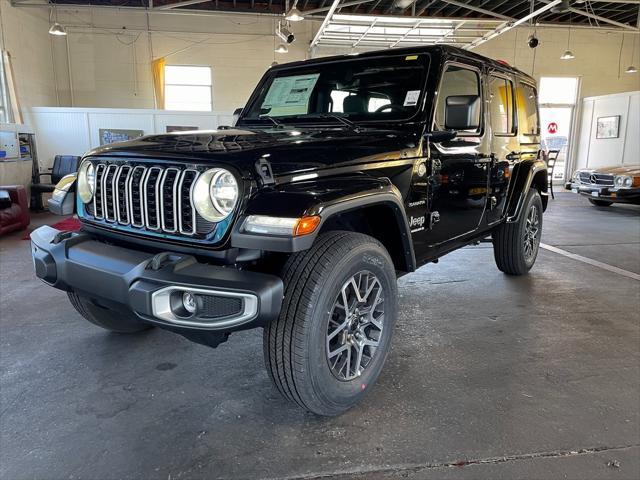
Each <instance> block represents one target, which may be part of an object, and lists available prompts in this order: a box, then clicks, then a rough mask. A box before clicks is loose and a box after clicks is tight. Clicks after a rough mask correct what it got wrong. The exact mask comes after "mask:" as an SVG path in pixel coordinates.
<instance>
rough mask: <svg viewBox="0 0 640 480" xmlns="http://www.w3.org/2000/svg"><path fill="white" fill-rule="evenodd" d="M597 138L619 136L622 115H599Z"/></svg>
mask: <svg viewBox="0 0 640 480" xmlns="http://www.w3.org/2000/svg"><path fill="white" fill-rule="evenodd" d="M597 122H598V123H597V126H596V138H618V137H619V136H620V115H611V116H610V117H598V120H597Z"/></svg>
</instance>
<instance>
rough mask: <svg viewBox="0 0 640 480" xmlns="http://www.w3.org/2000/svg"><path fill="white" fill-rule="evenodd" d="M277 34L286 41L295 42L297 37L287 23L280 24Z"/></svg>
mask: <svg viewBox="0 0 640 480" xmlns="http://www.w3.org/2000/svg"><path fill="white" fill-rule="evenodd" d="M276 35H278V36H279V37H280V38H281V39H282V40H283V41H284V42H287V43H293V41H294V40H295V39H296V37H295V35H294V34H293V33H291V30H289V29H288V28H287V27H286V26H285V25H281V24H278V29H277V30H276Z"/></svg>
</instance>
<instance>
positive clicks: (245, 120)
mask: <svg viewBox="0 0 640 480" xmlns="http://www.w3.org/2000/svg"><path fill="white" fill-rule="evenodd" d="M264 120H270V121H271V123H273V124H274V125H275V126H276V127H277V128H284V124H283V123H282V122H280V121H278V120H276V119H275V118H273V117H270V116H268V115H263V116H261V117H258V118H241V119H240V121H239V123H240V125H244V124H245V123H246V124H249V125H251V124H252V123H253V124H254V125H255V124H256V122H260V123H259V124H263V122H264Z"/></svg>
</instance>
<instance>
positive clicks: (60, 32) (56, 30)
mask: <svg viewBox="0 0 640 480" xmlns="http://www.w3.org/2000/svg"><path fill="white" fill-rule="evenodd" d="M49 34H50V35H56V36H58V37H62V36H64V35H66V34H67V31H66V30H65V29H64V27H63V26H62V25H60V24H59V23H58V22H54V23H53V25H51V28H49Z"/></svg>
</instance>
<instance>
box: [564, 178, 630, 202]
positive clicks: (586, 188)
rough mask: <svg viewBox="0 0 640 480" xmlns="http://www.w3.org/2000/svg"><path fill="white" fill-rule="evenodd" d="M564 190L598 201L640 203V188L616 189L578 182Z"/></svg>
mask: <svg viewBox="0 0 640 480" xmlns="http://www.w3.org/2000/svg"><path fill="white" fill-rule="evenodd" d="M564 188H565V189H566V190H571V191H572V192H573V193H577V194H580V195H583V196H585V197H590V198H593V199H596V200H605V201H607V202H614V203H640V188H614V187H608V186H601V185H592V184H584V183H576V182H567V183H565V185H564Z"/></svg>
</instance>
